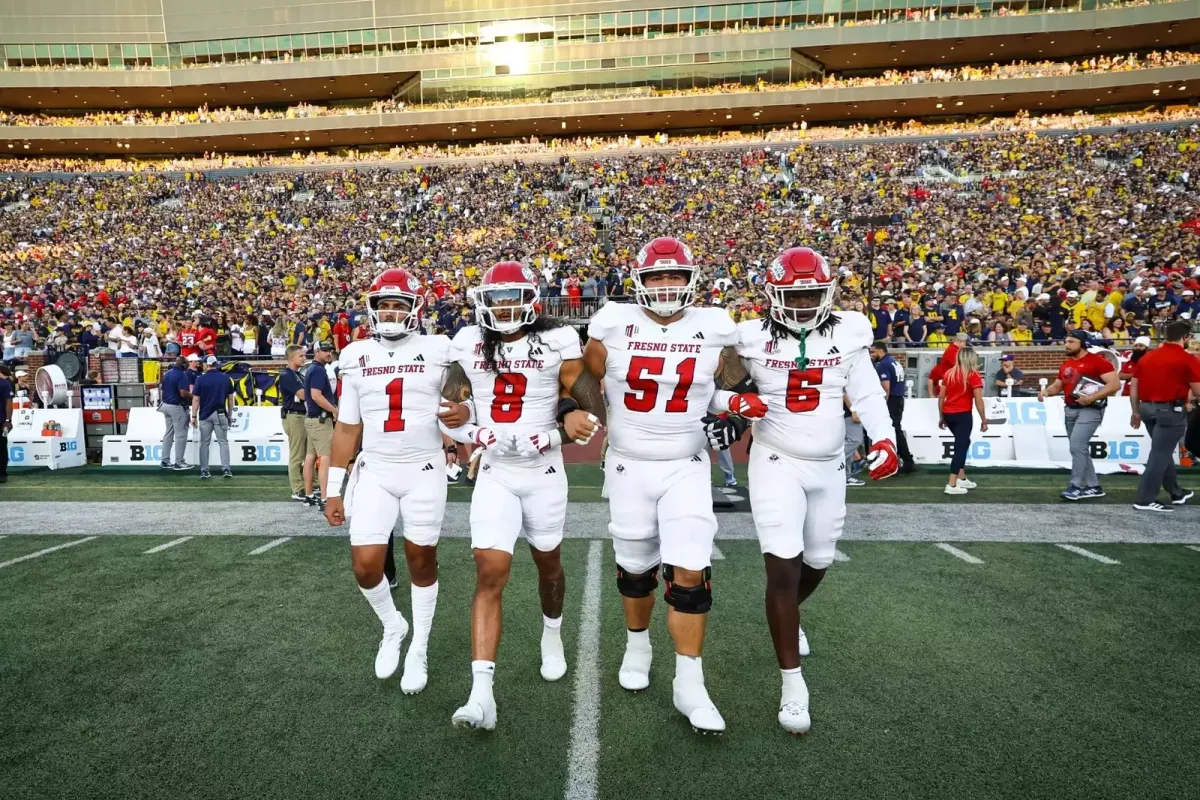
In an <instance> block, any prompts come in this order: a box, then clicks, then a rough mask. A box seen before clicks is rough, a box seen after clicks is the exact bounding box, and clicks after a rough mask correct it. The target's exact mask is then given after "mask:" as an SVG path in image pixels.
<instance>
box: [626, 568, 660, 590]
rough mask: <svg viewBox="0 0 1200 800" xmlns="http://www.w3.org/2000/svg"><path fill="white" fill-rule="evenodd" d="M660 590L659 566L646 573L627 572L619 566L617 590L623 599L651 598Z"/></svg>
mask: <svg viewBox="0 0 1200 800" xmlns="http://www.w3.org/2000/svg"><path fill="white" fill-rule="evenodd" d="M657 588H658V566H657V565H656V566H654V567H652V568H651V569H649V570H647V571H646V572H641V573H636V572H627V571H626V570H625V569H624V568H623V567H621V565H620V564H618V565H617V590H618V591H619V592H620V593H621V596H622V597H649V596H650V595H652V594H654V590H655V589H657Z"/></svg>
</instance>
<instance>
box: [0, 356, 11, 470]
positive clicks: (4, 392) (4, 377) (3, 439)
mask: <svg viewBox="0 0 1200 800" xmlns="http://www.w3.org/2000/svg"><path fill="white" fill-rule="evenodd" d="M12 399H13V383H12V379H11V378H10V377H9V371H8V366H7V365H5V364H0V483H8V432H9V430H11V429H12Z"/></svg>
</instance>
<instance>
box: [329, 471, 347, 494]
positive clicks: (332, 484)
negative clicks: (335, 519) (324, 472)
mask: <svg viewBox="0 0 1200 800" xmlns="http://www.w3.org/2000/svg"><path fill="white" fill-rule="evenodd" d="M345 481H346V468H345V467H330V468H329V482H328V483H327V484H326V486H325V496H326V497H327V498H328V497H341V496H342V484H343V483H345Z"/></svg>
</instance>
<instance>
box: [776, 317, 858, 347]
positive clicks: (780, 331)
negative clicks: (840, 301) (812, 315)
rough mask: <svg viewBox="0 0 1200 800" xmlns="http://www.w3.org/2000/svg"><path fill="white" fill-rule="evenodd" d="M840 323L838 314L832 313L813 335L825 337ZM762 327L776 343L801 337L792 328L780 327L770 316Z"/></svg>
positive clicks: (815, 329) (814, 330)
mask: <svg viewBox="0 0 1200 800" xmlns="http://www.w3.org/2000/svg"><path fill="white" fill-rule="evenodd" d="M839 322H841V319H840V318H839V317H838V315H837V312H830V314H829V316H828V317H826V318H825V321H824V322H822V323H821V324H820V325H818V326H817V327H816V328H814V329H813V330H812V333H813V334H816V335H817V336H824V335H825V334H827V333H829V332H830V331H831V330H833V329H834V327H835V326H836V325H837V324H838V323H839ZM762 327H763V330H764V331H770V332H771V339H772V340H773V341H776V342H778V341H779V340H780V339H787V338H788V337H792V336H794V337H796V338H799V336H800V334H798V333H795V332H793V331H792V330H791V329H790V328H788V327H786V326H784V325H780V324H779V323H778V322H776V321H775V320H773V319H772V318H771V315H770V314H768V315H767V316H765V317H763V326H762Z"/></svg>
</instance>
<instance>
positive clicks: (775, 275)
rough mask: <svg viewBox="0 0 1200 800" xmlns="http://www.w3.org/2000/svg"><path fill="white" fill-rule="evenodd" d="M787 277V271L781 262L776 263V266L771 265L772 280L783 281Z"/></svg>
mask: <svg viewBox="0 0 1200 800" xmlns="http://www.w3.org/2000/svg"><path fill="white" fill-rule="evenodd" d="M785 275H787V270H786V269H784V267H783V264H782V263H780V262H779V261H776V262H775V263H774V264H772V265H771V280H773V281H781V280H783V278H784V276H785Z"/></svg>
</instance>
